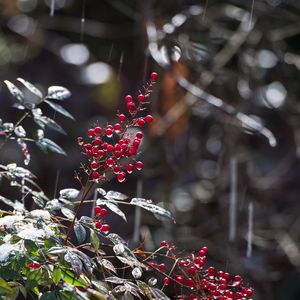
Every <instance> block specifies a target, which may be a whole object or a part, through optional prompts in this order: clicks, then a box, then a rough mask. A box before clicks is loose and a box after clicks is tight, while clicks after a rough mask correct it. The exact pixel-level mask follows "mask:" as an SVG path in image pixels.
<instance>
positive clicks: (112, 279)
mask: <svg viewBox="0 0 300 300" xmlns="http://www.w3.org/2000/svg"><path fill="white" fill-rule="evenodd" d="M105 281H107V282H111V283H116V284H123V283H125V282H126V281H127V280H126V279H123V278H119V277H117V276H111V277H106V278H105Z"/></svg>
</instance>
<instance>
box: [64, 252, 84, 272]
mask: <svg viewBox="0 0 300 300" xmlns="http://www.w3.org/2000/svg"><path fill="white" fill-rule="evenodd" d="M64 259H65V261H66V262H68V263H69V264H70V266H71V267H72V269H73V270H74V271H75V272H76V274H77V275H78V276H79V275H80V274H81V273H82V267H83V266H82V262H81V260H80V259H79V257H78V255H77V254H75V253H74V252H71V251H67V253H66V254H65V256H64Z"/></svg>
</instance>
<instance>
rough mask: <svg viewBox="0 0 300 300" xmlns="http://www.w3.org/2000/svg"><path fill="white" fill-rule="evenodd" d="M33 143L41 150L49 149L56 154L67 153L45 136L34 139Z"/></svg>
mask: <svg viewBox="0 0 300 300" xmlns="http://www.w3.org/2000/svg"><path fill="white" fill-rule="evenodd" d="M35 143H36V145H37V146H38V147H39V148H40V149H41V150H42V151H47V150H50V151H52V152H55V153H58V154H62V155H67V153H66V152H65V151H64V150H63V149H62V148H61V147H60V146H58V145H57V144H56V143H55V142H53V141H51V140H49V139H47V138H44V139H41V140H38V141H35Z"/></svg>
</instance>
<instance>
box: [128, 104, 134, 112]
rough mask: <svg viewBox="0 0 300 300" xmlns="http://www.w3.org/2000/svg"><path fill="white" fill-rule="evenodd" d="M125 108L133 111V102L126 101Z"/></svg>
mask: <svg viewBox="0 0 300 300" xmlns="http://www.w3.org/2000/svg"><path fill="white" fill-rule="evenodd" d="M127 109H128V110H129V111H133V110H134V109H135V105H134V103H133V102H128V103H127Z"/></svg>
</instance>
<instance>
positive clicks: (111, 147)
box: [106, 144, 115, 152]
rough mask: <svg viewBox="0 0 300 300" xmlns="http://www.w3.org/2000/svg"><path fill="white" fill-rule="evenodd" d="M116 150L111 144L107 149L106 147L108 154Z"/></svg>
mask: <svg viewBox="0 0 300 300" xmlns="http://www.w3.org/2000/svg"><path fill="white" fill-rule="evenodd" d="M114 149H115V147H114V146H113V145H110V144H108V145H107V147H106V150H107V151H108V152H113V151H114Z"/></svg>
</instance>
